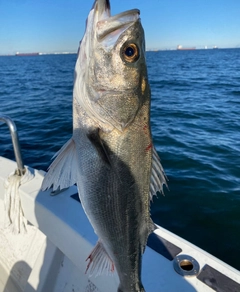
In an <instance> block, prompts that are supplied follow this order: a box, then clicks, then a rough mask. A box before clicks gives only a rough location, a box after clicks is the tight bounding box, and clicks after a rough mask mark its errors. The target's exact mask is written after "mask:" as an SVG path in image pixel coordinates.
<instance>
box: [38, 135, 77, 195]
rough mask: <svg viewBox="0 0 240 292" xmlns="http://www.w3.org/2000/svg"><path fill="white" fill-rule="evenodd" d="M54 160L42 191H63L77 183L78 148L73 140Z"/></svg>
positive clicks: (64, 146) (65, 145)
mask: <svg viewBox="0 0 240 292" xmlns="http://www.w3.org/2000/svg"><path fill="white" fill-rule="evenodd" d="M55 157H56V158H55ZM53 158H55V160H54V161H53V162H52V164H51V165H50V166H49V168H48V172H47V173H46V175H45V177H44V180H43V183H42V187H41V189H42V190H43V191H45V190H47V189H49V188H51V187H53V191H55V190H57V189H58V188H60V190H61V189H64V188H68V187H70V186H72V185H74V184H75V183H76V182H77V157H76V146H75V142H74V140H73V139H72V138H71V139H70V140H68V142H67V143H66V144H64V145H63V147H62V148H61V149H60V150H59V151H58V152H57V153H56V154H55V155H54V157H53Z"/></svg>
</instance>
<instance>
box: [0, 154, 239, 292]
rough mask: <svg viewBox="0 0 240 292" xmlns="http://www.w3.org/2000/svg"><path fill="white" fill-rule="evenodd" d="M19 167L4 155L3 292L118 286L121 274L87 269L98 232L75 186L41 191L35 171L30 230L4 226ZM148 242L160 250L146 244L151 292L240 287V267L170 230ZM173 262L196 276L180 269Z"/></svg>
mask: <svg viewBox="0 0 240 292" xmlns="http://www.w3.org/2000/svg"><path fill="white" fill-rule="evenodd" d="M15 169H16V163H15V162H13V161H10V160H8V159H5V158H3V157H0V292H1V291H4V292H16V291H17V292H21V291H25V292H30V291H39V292H40V291H41V292H77V291H79V292H97V291H100V292H115V291H117V287H118V277H117V275H116V273H115V274H114V275H113V276H104V275H103V276H98V277H94V276H92V277H90V278H89V277H88V275H86V274H85V270H86V258H87V257H88V255H89V253H90V252H91V250H92V248H93V246H94V245H95V243H96V240H97V237H96V235H95V234H94V232H93V229H92V227H91V225H90V223H89V222H88V219H87V217H86V215H85V213H84V211H83V209H82V207H81V204H80V203H79V202H78V201H77V200H75V199H73V198H72V197H71V196H72V195H75V194H76V193H77V189H76V187H75V186H73V187H71V188H69V189H67V190H65V191H63V192H61V193H60V194H58V195H56V196H51V195H50V191H46V192H41V191H40V186H41V183H42V180H43V176H44V172H42V171H37V170H33V172H34V174H35V177H34V179H33V180H31V181H30V182H28V183H26V184H24V185H22V186H21V187H20V195H21V200H22V207H23V211H24V214H25V217H26V218H27V220H28V222H29V224H28V233H27V234H18V235H14V234H12V233H11V231H10V230H8V229H4V227H3V223H4V201H3V200H4V187H3V184H4V180H5V179H6V178H7V177H8V175H9V174H10V173H11V172H13V171H14V170H15ZM149 244H150V245H151V246H152V247H153V249H155V250H157V251H159V252H160V253H159V252H157V251H155V250H153V249H152V248H150V247H147V248H146V251H145V253H144V255H143V268H142V281H143V285H144V287H145V290H146V292H174V291H177V292H181V291H182V292H188V291H191V292H194V291H199V292H208V291H209V292H210V291H223V292H230V291H231V292H233V291H236V292H237V291H238V292H239V291H240V272H239V271H237V270H236V269H234V268H232V267H230V266H229V265H227V264H225V263H223V262H222V261H220V260H218V259H217V258H215V257H213V256H211V255H210V254H208V253H206V252H205V251H203V250H201V249H199V248H198V247H196V246H194V245H192V244H190V243H189V242H187V241H185V240H183V239H182V238H180V237H178V236H176V235H174V234H172V233H171V232H169V231H167V230H165V229H163V228H161V227H159V228H158V229H156V230H155V231H154V235H153V236H151V237H150V240H149ZM182 255H187V256H190V257H192V258H194V259H195V261H192V260H191V258H190V259H188V257H187V256H183V258H184V259H186V260H185V261H184V260H183V261H182V259H181V256H182ZM178 258H179V261H177V259H178ZM174 263H175V266H176V267H177V268H178V269H179V270H180V272H183V273H185V274H186V273H193V276H191V277H187V276H182V275H180V274H178V273H177V272H176V271H175V269H174ZM180 263H181V264H180ZM197 263H198V264H199V271H198V270H197V265H196V264H197ZM185 264H186V266H185ZM181 265H182V268H181ZM191 265H192V266H191ZM188 270H190V271H188ZM195 271H196V272H195Z"/></svg>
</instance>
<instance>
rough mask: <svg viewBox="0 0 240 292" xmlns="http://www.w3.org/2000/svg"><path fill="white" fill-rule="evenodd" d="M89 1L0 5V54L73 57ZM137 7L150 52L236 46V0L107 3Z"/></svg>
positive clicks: (239, 41)
mask: <svg viewBox="0 0 240 292" xmlns="http://www.w3.org/2000/svg"><path fill="white" fill-rule="evenodd" d="M93 2H94V1H93V0H92V1H91V0H0V55H3V54H15V53H16V52H21V53H27V52H42V53H53V52H66V51H67V52H77V49H78V45H79V41H80V40H81V38H82V36H83V33H84V30H85V20H86V18H87V15H88V13H89V10H90V9H91V7H92V4H93ZM111 8H112V14H113V15H114V14H117V13H119V12H122V11H125V10H129V9H133V8H138V9H140V11H141V20H142V24H143V27H144V30H145V37H146V45H147V48H148V49H175V48H176V47H177V45H182V46H183V47H196V48H204V47H205V46H207V47H208V48H212V47H213V46H218V47H219V48H227V47H240V0H138V1H137V0H131V1H127V0H111Z"/></svg>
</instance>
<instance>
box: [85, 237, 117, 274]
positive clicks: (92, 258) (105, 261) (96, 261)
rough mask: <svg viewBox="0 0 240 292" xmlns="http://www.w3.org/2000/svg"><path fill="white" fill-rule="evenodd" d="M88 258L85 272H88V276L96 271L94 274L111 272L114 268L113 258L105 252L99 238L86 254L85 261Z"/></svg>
mask: <svg viewBox="0 0 240 292" xmlns="http://www.w3.org/2000/svg"><path fill="white" fill-rule="evenodd" d="M87 260H89V262H88V265H87V269H86V273H87V272H89V274H90V276H92V275H93V274H95V273H96V276H99V275H102V274H107V275H109V274H111V273H113V272H114V270H115V266H114V263H113V260H112V259H111V257H110V256H109V254H108V253H107V251H106V249H105V248H104V246H103V244H102V242H101V241H100V240H99V241H98V242H97V244H96V246H95V247H94V249H93V250H92V252H91V254H90V255H89V256H88V258H87V259H86V261H87Z"/></svg>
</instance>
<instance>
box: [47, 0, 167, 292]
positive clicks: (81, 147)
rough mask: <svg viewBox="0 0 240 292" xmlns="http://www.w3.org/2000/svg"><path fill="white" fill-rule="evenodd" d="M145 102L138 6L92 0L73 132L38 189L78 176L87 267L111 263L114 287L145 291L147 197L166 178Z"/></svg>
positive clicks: (106, 268) (99, 270)
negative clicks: (90, 236)
mask: <svg viewBox="0 0 240 292" xmlns="http://www.w3.org/2000/svg"><path fill="white" fill-rule="evenodd" d="M150 104H151V91H150V85H149V82H148V74H147V66H146V55H145V36H144V30H143V27H142V24H141V19H140V11H139V10H138V9H132V10H128V11H125V12H122V13H119V14H117V15H114V16H112V15H111V11H110V1H109V0H96V1H95V2H94V4H93V7H92V9H91V10H90V12H89V15H88V18H87V21H86V30H85V34H84V36H83V38H82V40H81V42H80V46H79V50H78V56H77V61H76V66H75V77H74V86H73V135H72V137H71V139H70V140H69V141H68V142H67V143H66V144H65V145H64V146H63V147H62V148H61V149H60V151H59V152H58V153H57V154H56V155H55V160H54V161H53V162H52V164H51V165H50V167H49V169H48V172H47V173H46V175H45V177H44V180H43V183H42V190H47V189H49V188H51V187H52V188H53V191H54V190H57V189H64V188H67V187H69V186H71V185H73V184H77V188H78V193H79V197H80V201H81V204H82V207H83V209H84V211H85V213H86V215H87V217H88V219H89V221H90V223H91V225H92V226H93V229H94V231H95V233H96V234H97V236H98V241H97V243H96V246H95V247H94V249H93V251H92V252H91V254H90V255H89V257H88V265H87V270H88V272H89V273H90V274H93V273H96V274H104V273H106V274H108V273H112V272H114V271H116V272H117V274H118V277H119V286H118V290H117V291H118V292H136V291H138V292H139V291H141V292H143V291H145V290H144V286H143V284H142V280H141V270H142V256H143V253H144V250H145V247H146V244H147V239H148V236H149V234H150V233H151V232H152V231H153V230H154V228H155V226H154V223H153V221H152V219H151V218H150V201H151V199H152V197H153V195H155V194H156V192H158V191H159V192H162V191H163V185H164V184H166V176H165V173H164V170H163V168H162V165H161V163H160V159H159V157H158V154H157V151H156V149H155V147H154V145H153V140H152V134H151V127H150Z"/></svg>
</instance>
